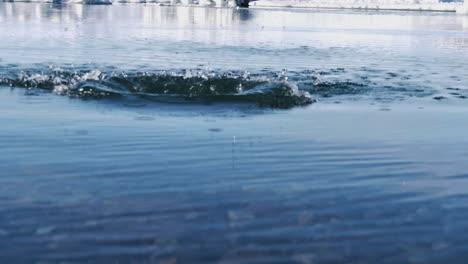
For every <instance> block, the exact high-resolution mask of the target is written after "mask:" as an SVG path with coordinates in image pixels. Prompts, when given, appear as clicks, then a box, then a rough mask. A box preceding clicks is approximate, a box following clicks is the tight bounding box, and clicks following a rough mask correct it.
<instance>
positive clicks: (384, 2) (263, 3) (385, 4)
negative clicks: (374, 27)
mask: <svg viewBox="0 0 468 264" xmlns="http://www.w3.org/2000/svg"><path fill="white" fill-rule="evenodd" d="M250 6H251V7H293V8H343V9H370V10H414V11H446V12H455V11H457V10H460V12H462V11H463V8H464V7H466V6H463V3H462V2H452V3H441V2H438V1H431V0H422V1H418V0H415V1H398V0H396V1H393V0H259V1H255V2H252V3H251V4H250Z"/></svg>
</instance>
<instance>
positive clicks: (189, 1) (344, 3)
mask: <svg viewBox="0 0 468 264" xmlns="http://www.w3.org/2000/svg"><path fill="white" fill-rule="evenodd" d="M10 1H11V0H10ZM61 1H62V2H63V3H76V4H125V3H153V4H161V5H193V6H230V7H233V6H235V5H236V4H235V0H61ZM13 2H53V0H13ZM250 7H251V8H272V7H273V8H329V9H365V10H402V11H403V10H406V11H436V12H457V13H461V14H468V0H465V3H463V2H440V1H438V0H251V2H250Z"/></svg>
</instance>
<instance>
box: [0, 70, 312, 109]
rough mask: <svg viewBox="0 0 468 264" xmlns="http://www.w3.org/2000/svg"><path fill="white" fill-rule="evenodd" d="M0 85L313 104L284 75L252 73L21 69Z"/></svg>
mask: <svg viewBox="0 0 468 264" xmlns="http://www.w3.org/2000/svg"><path fill="white" fill-rule="evenodd" d="M0 84H3V85H9V86H12V87H13V86H14V87H25V88H39V89H44V90H49V91H52V92H54V93H56V94H59V95H67V96H71V97H79V98H96V99H99V98H107V97H120V96H140V97H145V98H152V99H155V100H159V101H161V100H162V101H166V102H188V103H190V102H192V103H197V102H198V103H212V102H220V101H239V102H253V103H257V104H258V105H259V106H262V107H272V108H290V107H294V106H303V105H308V104H311V103H313V102H315V99H313V98H312V97H311V96H310V94H309V93H308V92H307V91H303V90H300V89H299V88H298V87H297V85H296V84H294V83H292V82H288V81H287V79H278V78H277V79H272V78H267V77H265V76H263V77H258V76H257V77H252V76H250V74H248V73H232V72H230V73H214V72H207V71H190V70H185V71H180V72H166V71H162V72H158V73H147V72H143V73H142V72H132V73H119V74H116V73H115V72H110V73H106V72H101V71H100V70H91V71H81V70H79V71H70V70H63V69H52V70H51V71H49V72H41V73H37V72H30V71H21V72H20V73H19V74H14V73H13V74H9V75H7V76H4V77H1V78H0Z"/></svg>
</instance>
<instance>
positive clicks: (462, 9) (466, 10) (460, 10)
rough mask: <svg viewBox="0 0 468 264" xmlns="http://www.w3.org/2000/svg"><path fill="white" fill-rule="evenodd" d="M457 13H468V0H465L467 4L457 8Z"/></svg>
mask: <svg viewBox="0 0 468 264" xmlns="http://www.w3.org/2000/svg"><path fill="white" fill-rule="evenodd" d="M457 13H460V14H466V15H468V0H465V4H464V5H463V6H460V7H458V8H457Z"/></svg>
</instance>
